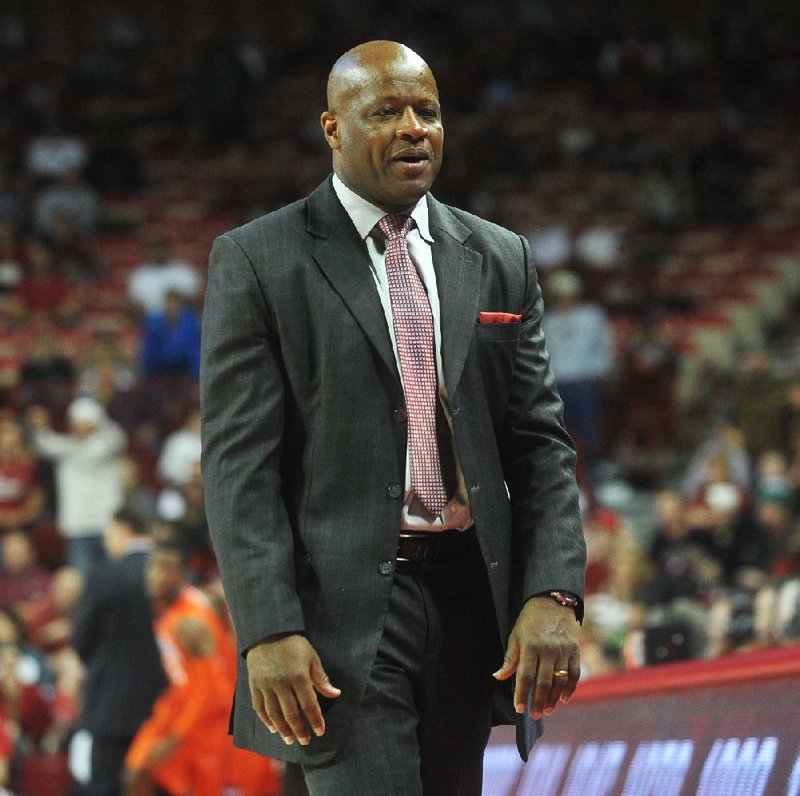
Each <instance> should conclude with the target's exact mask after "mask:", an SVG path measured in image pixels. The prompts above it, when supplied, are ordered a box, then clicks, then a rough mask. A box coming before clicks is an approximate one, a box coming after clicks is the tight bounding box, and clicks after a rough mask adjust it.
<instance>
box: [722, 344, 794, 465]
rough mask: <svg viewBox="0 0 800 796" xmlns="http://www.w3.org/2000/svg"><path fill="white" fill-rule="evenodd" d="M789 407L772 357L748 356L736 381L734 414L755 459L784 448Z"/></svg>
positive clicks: (756, 353)
mask: <svg viewBox="0 0 800 796" xmlns="http://www.w3.org/2000/svg"><path fill="white" fill-rule="evenodd" d="M786 406H787V388H786V384H785V383H784V382H783V380H782V379H780V378H778V377H777V376H776V375H775V374H774V373H773V369H772V360H771V359H770V355H769V353H768V352H767V351H765V350H764V349H763V348H762V349H757V350H754V351H750V352H748V353H746V354H745V355H744V356H743V357H742V360H741V365H740V368H739V374H738V378H737V381H736V387H735V394H734V412H735V416H736V422H737V423H738V425H739V427H740V428H741V429H742V433H743V434H744V443H745V446H746V447H747V450H748V452H749V453H750V455H751V456H752V457H753V459H757V458H758V457H759V456H760V455H761V454H762V453H766V451H770V450H781V449H782V448H783V446H784V445H785V443H786V438H785V436H784V435H785V433H786V431H785V425H784V419H785V416H786Z"/></svg>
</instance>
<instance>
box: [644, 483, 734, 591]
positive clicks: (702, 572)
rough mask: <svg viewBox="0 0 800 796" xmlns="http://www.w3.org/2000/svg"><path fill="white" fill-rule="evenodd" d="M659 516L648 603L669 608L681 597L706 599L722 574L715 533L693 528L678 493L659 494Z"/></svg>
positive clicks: (651, 554)
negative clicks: (668, 606)
mask: <svg viewBox="0 0 800 796" xmlns="http://www.w3.org/2000/svg"><path fill="white" fill-rule="evenodd" d="M656 516H657V519H658V524H657V526H656V528H655V532H654V535H653V539H652V542H651V543H650V550H649V557H650V561H651V563H652V565H653V568H654V569H653V576H654V577H653V579H652V580H651V581H650V583H649V584H648V587H647V590H646V601H647V603H648V604H651V605H653V604H664V605H669V604H670V603H672V601H673V600H676V599H678V598H680V597H687V598H690V599H702V598H704V597H705V595H706V594H707V592H708V590H709V589H711V588H712V587H713V586H714V585H715V584H716V583H717V582H718V581H719V578H720V575H721V567H720V565H719V563H718V561H717V558H718V553H717V545H716V542H715V540H714V537H713V534H712V533H711V531H710V529H707V528H704V527H694V525H693V522H692V516H691V515H690V514H688V513H687V509H686V507H685V506H684V504H683V500H682V498H681V496H680V494H679V493H678V492H674V491H670V490H667V491H664V492H661V493H660V494H659V495H658V498H657V501H656ZM695 516H696V513H695Z"/></svg>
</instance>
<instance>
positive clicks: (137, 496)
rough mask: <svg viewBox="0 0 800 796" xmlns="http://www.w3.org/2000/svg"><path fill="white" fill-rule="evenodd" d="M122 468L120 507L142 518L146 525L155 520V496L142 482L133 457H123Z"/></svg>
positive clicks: (137, 465)
mask: <svg viewBox="0 0 800 796" xmlns="http://www.w3.org/2000/svg"><path fill="white" fill-rule="evenodd" d="M120 465H121V467H122V495H123V500H122V505H123V507H124V508H126V509H128V510H130V511H133V512H135V513H136V514H138V515H139V516H140V517H143V518H144V519H145V520H146V521H147V524H148V525H149V524H150V523H152V522H153V521H154V520H155V518H156V495H155V493H154V492H153V490H152V489H151V488H150V487H149V486H147V484H145V483H144V482H143V481H142V472H141V468H140V467H139V464H138V462H137V461H136V459H135V458H134V457H133V456H123V457H122V461H121V462H120Z"/></svg>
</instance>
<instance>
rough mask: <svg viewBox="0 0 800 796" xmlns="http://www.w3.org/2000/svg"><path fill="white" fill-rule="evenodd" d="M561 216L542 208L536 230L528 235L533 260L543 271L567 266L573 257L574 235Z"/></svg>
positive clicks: (555, 211)
mask: <svg viewBox="0 0 800 796" xmlns="http://www.w3.org/2000/svg"><path fill="white" fill-rule="evenodd" d="M559 216H560V214H559V212H558V210H556V209H552V210H545V209H544V208H542V209H541V210H540V213H539V219H538V223H537V225H536V229H535V230H534V231H533V232H530V233H528V242H529V243H530V246H531V253H532V254H533V260H534V262H535V263H536V267H537V268H538V269H540V270H542V271H550V270H552V269H553V268H557V267H559V266H561V265H565V264H566V263H568V262H569V260H570V258H571V257H572V253H573V248H574V247H573V242H572V235H571V233H570V230H569V227H568V226H567V225H566V224H565V223H564V220H563V218H561V217H559Z"/></svg>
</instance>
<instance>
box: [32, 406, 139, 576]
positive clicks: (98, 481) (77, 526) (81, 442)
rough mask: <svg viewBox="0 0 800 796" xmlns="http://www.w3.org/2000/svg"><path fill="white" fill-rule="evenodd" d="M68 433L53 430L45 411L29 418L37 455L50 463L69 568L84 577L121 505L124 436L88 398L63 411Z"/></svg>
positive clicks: (98, 555)
mask: <svg viewBox="0 0 800 796" xmlns="http://www.w3.org/2000/svg"><path fill="white" fill-rule="evenodd" d="M67 420H68V423H69V430H68V432H67V433H64V434H62V433H59V432H57V431H54V430H53V428H52V426H51V421H50V416H49V413H48V412H47V410H46V409H45V408H44V407H41V406H34V407H32V408H31V410H30V412H29V414H28V421H29V424H30V427H31V431H32V433H33V445H34V450H35V451H36V453H37V455H38V456H40V457H41V458H43V459H48V460H50V461H52V462H53V464H54V466H55V474H56V501H57V522H58V525H59V527H60V528H61V531H62V533H63V534H64V535H65V536H66V537H67V558H68V563H69V565H70V566H72V567H75V568H76V569H78V570H80V571H81V572H83V573H84V574H87V573H88V572H89V571H90V570H91V569H92V568H93V566H94V565H95V564H96V563H97V562H98V561H101V560H102V559H103V558H104V557H105V551H104V549H103V530H104V528H105V527H106V526H107V525H108V522H109V520H110V519H111V517H112V516H113V514H114V512H115V511H116V510H117V509H118V508H119V507H120V506H121V505H122V501H123V492H122V462H121V457H122V454H123V452H124V450H125V445H126V439H125V432H124V431H123V430H122V429H121V428H120V427H119V426H118V425H117V424H116V423H115V422H114V421H113V420H111V419H110V418H109V417H108V415H107V414H106V411H105V409H104V408H103V406H102V404H100V403H98V402H97V401H95V400H94V399H93V398H87V397H80V398H76V399H75V400H74V401H73V402H72V403H71V404H70V405H69V408H68V409H67Z"/></svg>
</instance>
